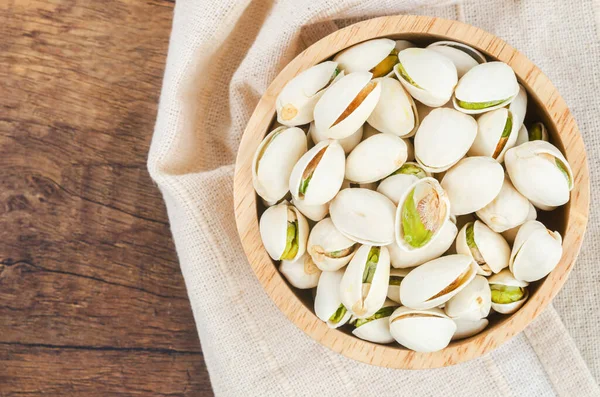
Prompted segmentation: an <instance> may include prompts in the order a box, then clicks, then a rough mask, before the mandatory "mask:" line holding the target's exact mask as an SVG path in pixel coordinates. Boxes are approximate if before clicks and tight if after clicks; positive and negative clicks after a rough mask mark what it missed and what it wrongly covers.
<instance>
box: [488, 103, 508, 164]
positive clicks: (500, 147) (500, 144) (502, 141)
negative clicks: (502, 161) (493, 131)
mask: <svg viewBox="0 0 600 397" xmlns="http://www.w3.org/2000/svg"><path fill="white" fill-rule="evenodd" d="M512 127H513V116H512V113H511V112H510V111H509V112H508V117H506V124H504V130H503V131H502V136H501V137H500V140H499V141H498V144H497V145H496V149H495V150H494V154H493V155H492V157H493V158H494V159H497V158H498V156H500V153H502V150H503V149H504V147H505V146H506V143H507V142H508V137H509V136H510V133H511V131H512Z"/></svg>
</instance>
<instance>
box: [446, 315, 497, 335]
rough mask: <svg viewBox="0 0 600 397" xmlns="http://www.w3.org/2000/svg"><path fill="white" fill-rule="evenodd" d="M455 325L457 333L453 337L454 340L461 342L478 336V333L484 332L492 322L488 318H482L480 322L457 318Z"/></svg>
mask: <svg viewBox="0 0 600 397" xmlns="http://www.w3.org/2000/svg"><path fill="white" fill-rule="evenodd" d="M454 323H455V324H456V331H455V332H454V335H453V336H452V340H459V339H465V338H470V337H471V336H473V335H477V334H478V333H480V332H481V331H483V330H484V329H485V327H487V326H488V324H489V323H490V322H489V320H488V319H487V318H482V319H481V320H478V321H469V320H463V319H459V318H455V319H454Z"/></svg>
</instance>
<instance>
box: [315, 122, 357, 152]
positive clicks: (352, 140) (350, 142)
mask: <svg viewBox="0 0 600 397" xmlns="http://www.w3.org/2000/svg"><path fill="white" fill-rule="evenodd" d="M363 130H364V129H363V126H362V125H361V126H360V127H359V128H358V129H357V130H356V131H355V132H354V133H353V134H352V135H350V136H347V137H346V138H343V139H339V140H338V143H339V144H340V145H341V146H342V149H344V153H346V154H348V153H350V152H351V151H352V150H353V149H354V148H355V147H356V145H358V144H359V143H360V141H361V140H362V138H363ZM308 136H309V137H310V138H311V139H312V141H313V142H314V143H319V142H321V141H326V140H328V139H329V138H327V136H325V135H324V134H322V133H319V132H318V131H317V129H316V128H315V123H310V127H309V129H308Z"/></svg>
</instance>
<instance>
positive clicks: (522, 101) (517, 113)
mask: <svg viewBox="0 0 600 397" xmlns="http://www.w3.org/2000/svg"><path fill="white" fill-rule="evenodd" d="M527 102H528V101H527V91H526V90H525V88H524V87H523V86H522V85H521V84H519V92H518V93H517V96H516V97H515V99H513V101H512V102H511V103H510V105H508V110H510V112H511V113H512V115H513V129H514V130H515V131H516V135H517V137H518V132H519V130H520V129H521V127H522V126H523V121H524V120H525V113H527ZM513 134H515V132H514V131H513ZM515 145H516V141H515Z"/></svg>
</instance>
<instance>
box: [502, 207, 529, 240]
mask: <svg viewBox="0 0 600 397" xmlns="http://www.w3.org/2000/svg"><path fill="white" fill-rule="evenodd" d="M528 204H529V212H528V213H527V218H525V221H524V222H523V223H525V222H527V221H533V220H536V219H537V211H536V209H535V207H534V206H533V204H531V203H530V202H528ZM520 228H521V225H518V226H515V227H513V228H511V229H508V230H506V231H504V232H502V237H504V238H505V239H506V241H507V242H508V243H509V244H511V245H512V244H513V243H514V242H515V238H516V237H517V233H518V232H519V229H520Z"/></svg>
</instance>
